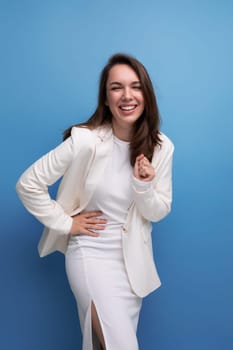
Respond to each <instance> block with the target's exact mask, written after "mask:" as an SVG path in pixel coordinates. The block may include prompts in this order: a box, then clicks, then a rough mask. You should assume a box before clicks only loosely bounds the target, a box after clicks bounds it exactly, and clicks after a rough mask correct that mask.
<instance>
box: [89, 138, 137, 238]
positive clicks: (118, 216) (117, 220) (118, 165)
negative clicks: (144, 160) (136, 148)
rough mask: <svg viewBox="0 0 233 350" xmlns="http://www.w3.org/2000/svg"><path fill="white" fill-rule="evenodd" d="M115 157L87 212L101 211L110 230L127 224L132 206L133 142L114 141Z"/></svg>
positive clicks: (113, 155) (113, 151)
mask: <svg viewBox="0 0 233 350" xmlns="http://www.w3.org/2000/svg"><path fill="white" fill-rule="evenodd" d="M113 140H114V142H113V150H112V155H111V157H110V158H109V160H108V164H107V166H106V169H105V171H104V174H103V176H102V178H101V179H100V181H99V183H98V186H97V188H96V190H95V192H94V194H93V196H92V197H91V201H90V202H89V203H88V205H87V207H86V208H85V210H84V212H87V211H92V210H100V211H102V213H103V215H102V216H101V217H102V218H103V219H106V220H107V225H106V229H105V230H103V231H99V230H98V232H99V233H101V234H106V230H107V231H108V232H111V230H117V229H118V231H119V229H120V228H121V227H122V226H123V224H125V222H126V217H127V214H128V210H129V207H130V205H131V203H132V201H133V189H132V166H131V164H130V155H129V142H125V141H122V140H119V139H118V138H117V137H115V136H114V138H113Z"/></svg>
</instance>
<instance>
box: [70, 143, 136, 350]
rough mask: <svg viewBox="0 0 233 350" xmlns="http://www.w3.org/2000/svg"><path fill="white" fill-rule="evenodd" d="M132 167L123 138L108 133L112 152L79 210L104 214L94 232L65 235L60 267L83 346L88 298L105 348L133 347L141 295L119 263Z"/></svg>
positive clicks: (88, 341)
mask: <svg viewBox="0 0 233 350" xmlns="http://www.w3.org/2000/svg"><path fill="white" fill-rule="evenodd" d="M131 178H132V167H131V165H130V158H129V143H128V142H124V141H121V140H119V139H117V138H116V137H114V144H113V151H112V156H111V158H109V161H108V164H107V167H106V169H105V172H104V176H103V177H102V179H101V180H100V182H99V184H98V186H97V188H96V191H95V193H94V194H93V196H92V198H91V200H90V202H89V204H88V205H87V208H86V209H85V211H92V210H94V211H95V210H101V211H102V213H103V215H102V217H103V218H106V219H107V224H106V225H105V229H104V230H96V231H97V232H98V233H99V237H91V236H87V235H77V236H75V237H72V238H71V239H70V243H69V245H68V250H67V253H66V271H67V276H68V280H69V282H70V286H71V289H72V291H73V293H74V295H75V298H76V301H77V305H78V311H79V319H80V324H81V329H82V332H83V350H90V349H92V332H91V331H90V330H91V317H90V312H91V303H92V302H93V303H94V305H95V307H96V310H97V313H98V317H99V320H100V322H101V328H102V331H103V334H104V339H105V345H106V349H107V350H108V349H109V350H119V349H121V350H137V349H138V344H137V337H136V330H137V323H138V317H139V311H140V308H141V298H139V297H138V296H136V295H135V294H134V293H133V291H132V288H131V286H130V283H129V279H128V276H127V272H126V269H125V265H124V258H123V251H122V239H121V231H122V226H123V225H124V224H125V221H126V217H127V213H128V209H129V206H130V204H131V202H132V179H131Z"/></svg>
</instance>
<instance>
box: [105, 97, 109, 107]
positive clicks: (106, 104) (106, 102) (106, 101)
mask: <svg viewBox="0 0 233 350" xmlns="http://www.w3.org/2000/svg"><path fill="white" fill-rule="evenodd" d="M105 106H109V104H108V100H107V98H106V100H105Z"/></svg>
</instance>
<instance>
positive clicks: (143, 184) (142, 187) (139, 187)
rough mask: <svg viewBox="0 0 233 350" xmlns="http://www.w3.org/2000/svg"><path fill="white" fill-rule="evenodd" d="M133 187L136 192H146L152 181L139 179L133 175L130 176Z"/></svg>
mask: <svg viewBox="0 0 233 350" xmlns="http://www.w3.org/2000/svg"><path fill="white" fill-rule="evenodd" d="M132 181H133V188H134V189H135V191H136V192H146V191H147V190H149V189H150V188H151V186H152V182H153V181H141V180H138V179H137V178H136V177H135V176H132Z"/></svg>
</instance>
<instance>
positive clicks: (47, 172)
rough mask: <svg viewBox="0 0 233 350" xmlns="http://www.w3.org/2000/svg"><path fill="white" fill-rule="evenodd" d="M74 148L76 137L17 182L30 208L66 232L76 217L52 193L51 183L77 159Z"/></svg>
mask: <svg viewBox="0 0 233 350" xmlns="http://www.w3.org/2000/svg"><path fill="white" fill-rule="evenodd" d="M73 148H74V145H73V139H72V137H69V138H68V139H67V140H65V141H64V142H62V143H61V144H60V145H59V146H58V147H56V148H55V149H53V150H52V151H50V152H49V153H47V154H45V155H44V156H43V157H41V158H40V159H39V160H37V161H36V162H35V163H34V164H32V165H31V166H30V167H29V168H28V169H27V170H26V171H25V172H24V173H23V174H22V175H21V177H20V178H19V180H18V182H17V184H16V191H17V193H18V195H19V197H20V199H21V201H22V203H23V205H24V206H25V207H26V209H27V210H28V211H29V212H30V213H31V214H32V215H34V216H35V217H36V218H37V219H38V220H39V221H40V222H41V223H42V224H43V225H45V226H46V227H48V228H50V229H54V230H56V231H58V232H62V233H66V234H68V233H69V232H70V228H71V226H72V218H71V217H70V216H69V215H68V214H67V213H65V211H64V210H63V208H62V207H61V205H60V204H59V203H58V202H57V201H55V200H53V199H52V198H51V197H50V194H49V192H48V187H49V186H50V185H52V184H54V183H55V182H56V181H57V180H58V179H59V178H60V177H62V176H63V175H64V173H65V172H66V170H67V169H68V167H69V165H70V164H71V162H72V160H73V153H74V151H73Z"/></svg>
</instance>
